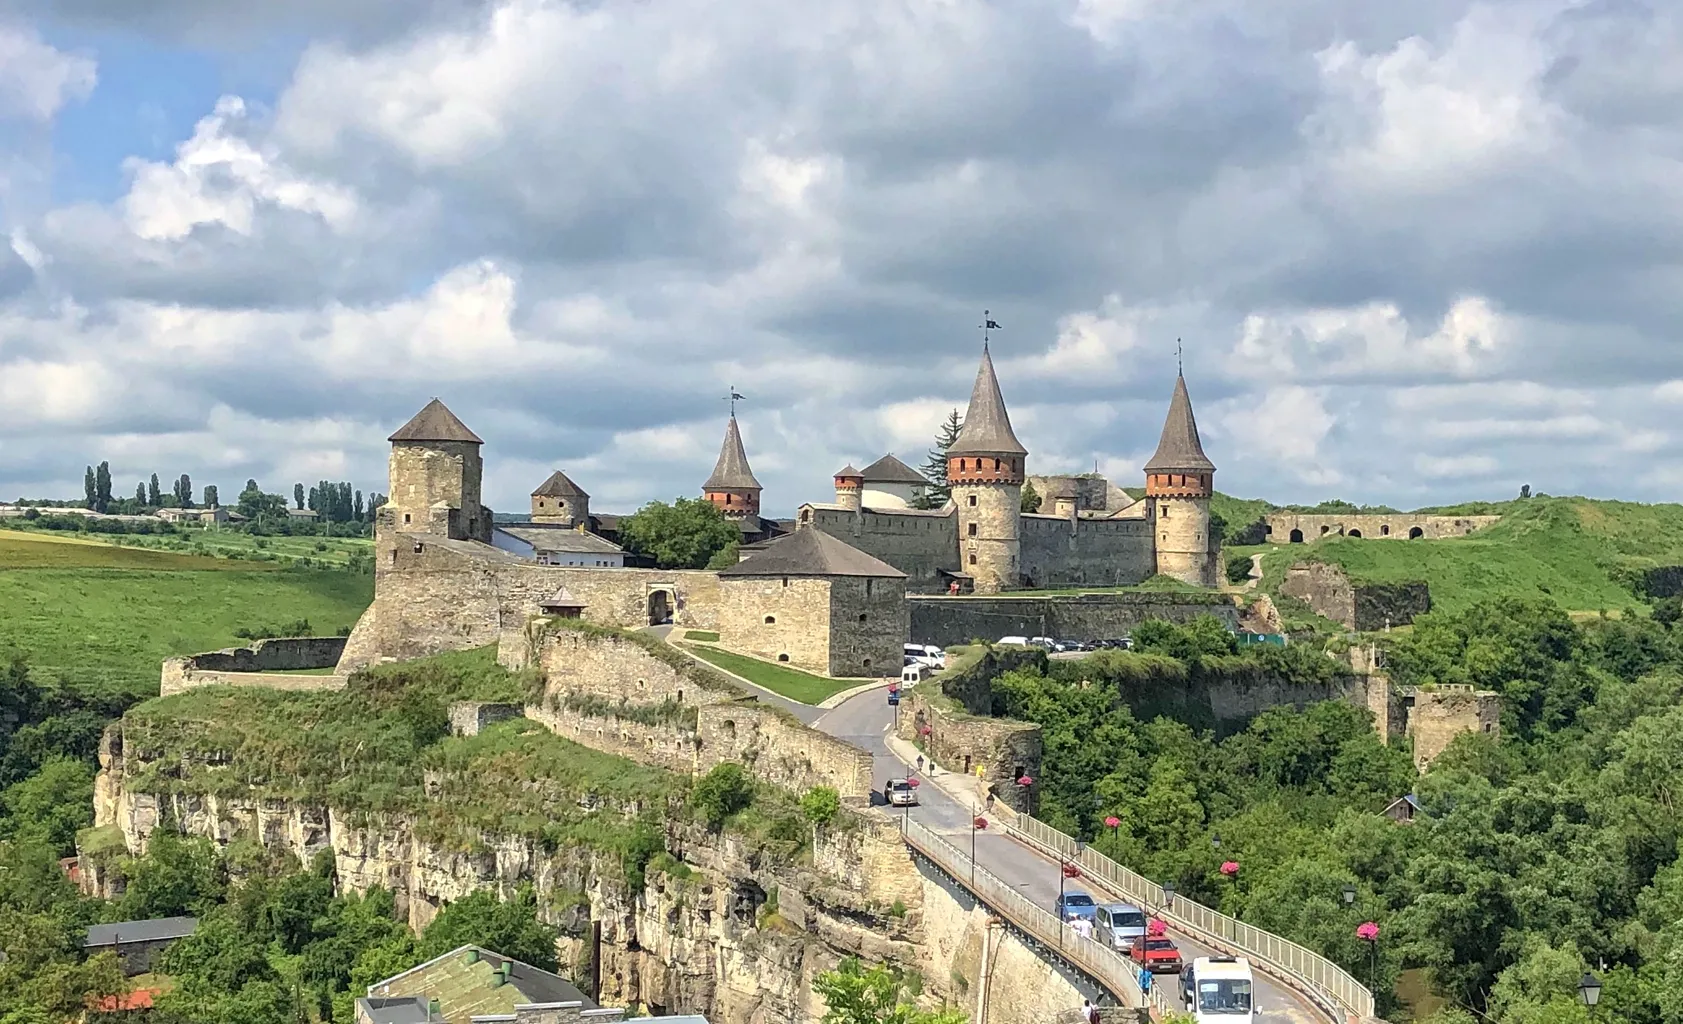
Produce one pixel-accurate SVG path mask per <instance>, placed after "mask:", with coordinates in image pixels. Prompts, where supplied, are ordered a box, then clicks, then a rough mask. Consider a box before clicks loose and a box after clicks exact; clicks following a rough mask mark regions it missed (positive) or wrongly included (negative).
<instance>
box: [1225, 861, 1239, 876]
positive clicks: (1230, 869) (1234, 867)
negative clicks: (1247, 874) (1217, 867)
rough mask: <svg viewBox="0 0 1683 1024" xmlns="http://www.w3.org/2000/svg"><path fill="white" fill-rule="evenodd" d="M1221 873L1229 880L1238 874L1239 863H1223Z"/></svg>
mask: <svg viewBox="0 0 1683 1024" xmlns="http://www.w3.org/2000/svg"><path fill="white" fill-rule="evenodd" d="M1221 873H1222V874H1224V875H1227V876H1228V877H1229V878H1231V877H1232V876H1234V875H1236V874H1238V873H1239V862H1238V861H1236V860H1230V861H1224V862H1223V863H1222V865H1221Z"/></svg>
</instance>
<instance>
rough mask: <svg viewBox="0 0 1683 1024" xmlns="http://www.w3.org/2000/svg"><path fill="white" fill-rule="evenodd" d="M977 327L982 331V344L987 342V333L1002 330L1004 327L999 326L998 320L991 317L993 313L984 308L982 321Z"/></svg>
mask: <svg viewBox="0 0 1683 1024" xmlns="http://www.w3.org/2000/svg"><path fill="white" fill-rule="evenodd" d="M978 329H979V330H981V332H982V344H983V345H986V344H987V343H988V334H989V333H990V332H992V331H1002V330H1004V329H1005V328H1003V327H1001V326H999V321H997V320H995V319H994V318H993V314H991V313H989V312H988V311H987V310H985V309H984V310H982V322H981V324H980V325H979V328H978Z"/></svg>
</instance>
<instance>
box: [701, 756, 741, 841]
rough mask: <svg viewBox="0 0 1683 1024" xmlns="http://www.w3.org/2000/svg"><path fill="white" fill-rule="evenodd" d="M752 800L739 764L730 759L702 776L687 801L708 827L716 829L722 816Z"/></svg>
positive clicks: (727, 815)
mask: <svg viewBox="0 0 1683 1024" xmlns="http://www.w3.org/2000/svg"><path fill="white" fill-rule="evenodd" d="M753 801H754V786H753V783H752V782H750V781H749V779H748V773H747V772H745V771H743V770H742V766H741V765H739V764H736V763H734V762H731V761H727V762H725V763H724V764H720V765H715V766H714V767H713V770H712V771H709V772H708V773H707V774H706V775H703V776H702V777H701V778H700V780H698V781H697V782H696V784H695V789H694V790H692V791H691V793H690V804H691V805H692V806H693V807H694V808H695V809H696V810H697V811H698V812H699V813H700V814H701V817H702V820H704V821H706V822H707V825H708V827H709V828H713V829H718V828H720V827H722V826H723V825H724V823H725V819H726V818H728V817H730V816H731V815H733V814H735V813H736V812H737V811H740V810H742V809H744V808H746V807H747V806H748V805H749V804H750V803H753Z"/></svg>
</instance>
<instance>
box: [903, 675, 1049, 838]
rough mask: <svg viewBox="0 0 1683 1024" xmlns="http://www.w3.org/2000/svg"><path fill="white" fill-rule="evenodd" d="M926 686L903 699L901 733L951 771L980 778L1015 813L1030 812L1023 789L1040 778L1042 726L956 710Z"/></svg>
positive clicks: (917, 688)
mask: <svg viewBox="0 0 1683 1024" xmlns="http://www.w3.org/2000/svg"><path fill="white" fill-rule="evenodd" d="M930 686H931V684H929V683H923V684H920V685H918V686H915V687H912V688H911V690H909V691H908V692H907V693H906V694H905V696H903V697H902V698H901V703H900V713H899V715H898V716H896V718H895V724H896V729H895V732H896V734H897V735H898V736H899V737H900V738H901V739H903V740H906V741H908V742H912V743H917V744H919V745H920V746H921V748H922V749H923V752H924V753H925V754H926V755H927V756H929V757H931V758H933V759H934V761H935V763H936V764H938V765H940V766H941V767H943V768H945V769H947V770H948V771H954V772H959V773H961V774H965V775H975V776H977V777H978V778H980V779H981V780H982V784H983V785H985V786H987V787H988V789H989V791H991V792H992V793H993V795H994V799H996V800H999V801H1002V802H1003V803H1004V804H1005V805H1006V806H1007V807H1010V808H1012V809H1013V810H1019V811H1027V810H1029V808H1028V806H1027V801H1028V799H1029V798H1028V794H1027V792H1025V791H1024V790H1023V788H1022V787H1021V786H1019V785H1017V780H1018V779H1020V778H1022V777H1023V776H1024V775H1027V776H1028V777H1030V778H1039V777H1040V761H1041V756H1042V753H1043V746H1042V741H1041V730H1040V726H1038V725H1036V724H1034V723H1033V722H1018V721H1014V720H1012V719H1009V718H986V717H982V716H978V715H972V714H970V713H968V712H966V711H962V710H960V709H958V708H955V707H952V706H951V705H950V703H949V702H947V701H944V700H942V699H941V698H939V697H934V696H931V694H930V693H929V692H927V690H928V688H929V687H930Z"/></svg>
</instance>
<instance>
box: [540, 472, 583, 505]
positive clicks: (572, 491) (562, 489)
mask: <svg viewBox="0 0 1683 1024" xmlns="http://www.w3.org/2000/svg"><path fill="white" fill-rule="evenodd" d="M532 497H534V498H588V497H590V495H588V494H586V493H584V488H582V487H580V486H579V485H578V484H575V483H573V481H572V480H570V479H568V477H567V474H565V473H563V472H561V471H560V470H559V469H558V470H556V471H555V472H553V473H551V474H549V479H547V480H545V481H544V482H543V483H541V484H539V485H538V489H537V490H535V491H533V492H532Z"/></svg>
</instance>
